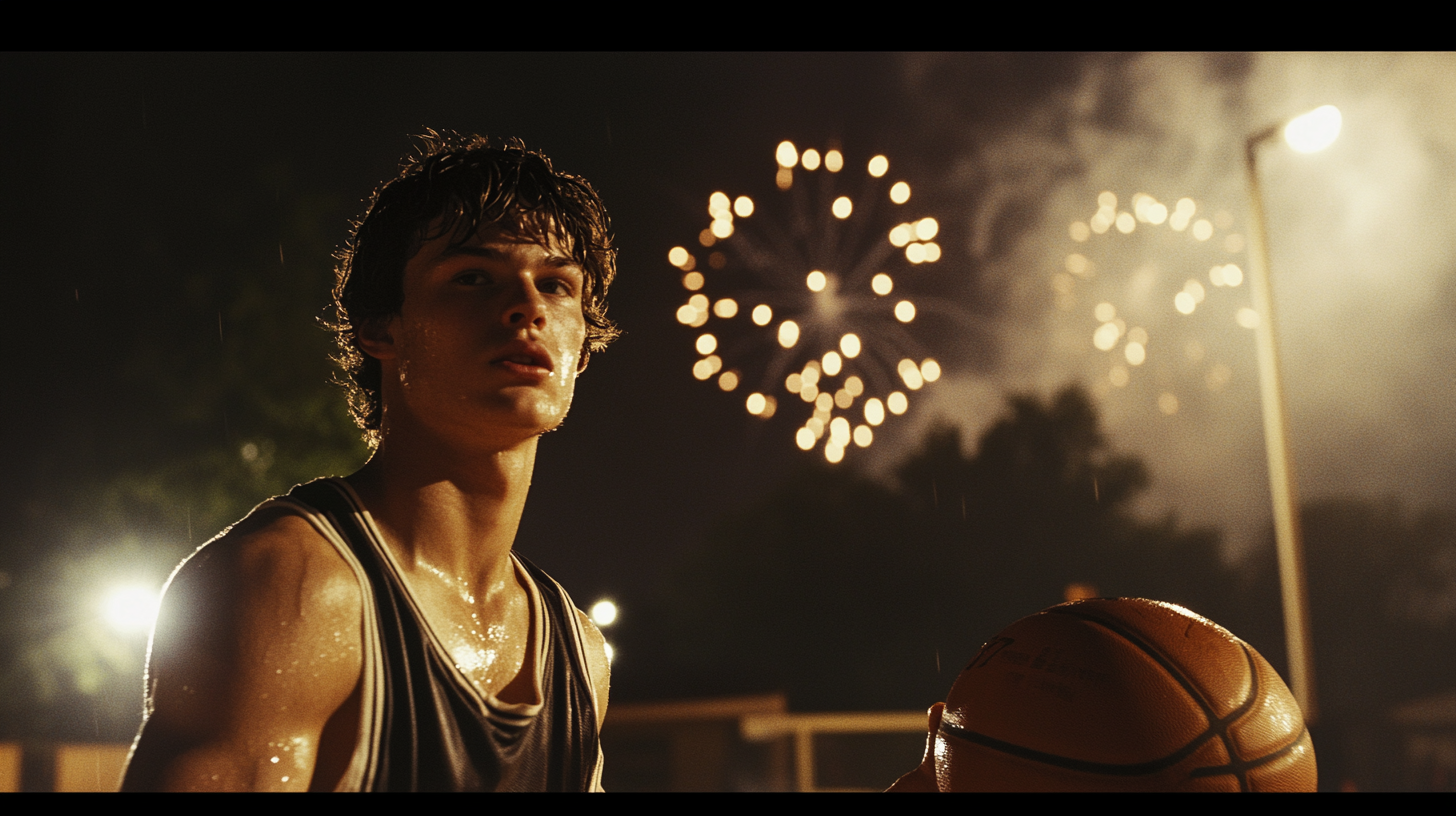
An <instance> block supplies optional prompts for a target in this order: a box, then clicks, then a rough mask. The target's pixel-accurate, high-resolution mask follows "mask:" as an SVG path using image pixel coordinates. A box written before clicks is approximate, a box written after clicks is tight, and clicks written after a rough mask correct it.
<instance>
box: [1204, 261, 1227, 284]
mask: <svg viewBox="0 0 1456 816" xmlns="http://www.w3.org/2000/svg"><path fill="white" fill-rule="evenodd" d="M1208 280H1209V282H1210V283H1212V284H1213V285H1214V286H1224V285H1226V281H1225V279H1224V276H1223V264H1214V266H1213V268H1212V269H1209V270H1208Z"/></svg>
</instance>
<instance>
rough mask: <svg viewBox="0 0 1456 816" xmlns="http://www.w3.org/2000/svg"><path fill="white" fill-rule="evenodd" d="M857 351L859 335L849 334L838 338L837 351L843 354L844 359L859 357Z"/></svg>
mask: <svg viewBox="0 0 1456 816" xmlns="http://www.w3.org/2000/svg"><path fill="white" fill-rule="evenodd" d="M859 349H860V343H859V335H857V334H853V333H850V334H846V335H845V336H843V337H841V338H839V350H840V351H842V352H844V356H845V357H848V358H849V359H851V360H853V359H854V358H856V357H858V356H859Z"/></svg>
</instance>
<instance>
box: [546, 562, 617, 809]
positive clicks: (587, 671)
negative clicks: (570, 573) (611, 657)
mask: <svg viewBox="0 0 1456 816" xmlns="http://www.w3.org/2000/svg"><path fill="white" fill-rule="evenodd" d="M547 578H548V579H549V580H550V581H551V583H553V584H556V590H557V591H558V592H560V593H561V600H562V601H563V602H565V604H566V608H567V610H568V612H567V617H569V618H571V635H572V637H571V639H572V642H573V647H574V648H575V651H576V659H577V660H578V661H580V663H581V672H582V675H583V676H584V677H585V678H586V693H587V694H588V695H589V696H590V697H591V703H592V717H593V720H592V725H596V719H595V717H596V713H597V712H598V711H601V706H602V703H601V701H600V700H598V699H597V682H596V678H595V677H593V676H592V668H591V661H590V660H588V659H587V654H586V632H584V631H583V630H582V625H581V614H582V613H581V610H579V609H578V608H577V606H576V602H575V601H573V600H572V599H571V595H570V594H568V593H567V591H566V587H564V586H562V585H561V582H560V581H557V580H556V579H555V578H551V577H550V576H549V575H548V576H547ZM601 736H602V735H601V733H600V732H598V734H597V758H596V762H595V763H594V764H593V766H592V774H591V784H590V785H588V786H587V791H588V792H590V793H605V792H606V790H605V789H604V788H602V766H603V765H604V764H605V762H606V757H605V756H604V755H603V754H602V738H601Z"/></svg>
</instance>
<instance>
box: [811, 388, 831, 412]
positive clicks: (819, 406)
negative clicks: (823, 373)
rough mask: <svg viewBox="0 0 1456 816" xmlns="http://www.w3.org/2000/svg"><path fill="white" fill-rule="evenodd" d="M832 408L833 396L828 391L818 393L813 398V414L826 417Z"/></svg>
mask: <svg viewBox="0 0 1456 816" xmlns="http://www.w3.org/2000/svg"><path fill="white" fill-rule="evenodd" d="M832 408H834V395H833V394H831V393H829V392H828V391H820V392H819V394H818V395H817V396H816V397H814V413H816V414H823V415H825V416H828V415H829V411H830V410H831V409H832Z"/></svg>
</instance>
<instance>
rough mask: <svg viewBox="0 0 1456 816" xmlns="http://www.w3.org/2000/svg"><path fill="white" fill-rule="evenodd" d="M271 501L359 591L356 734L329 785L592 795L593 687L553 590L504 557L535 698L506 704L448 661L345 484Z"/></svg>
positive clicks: (564, 604)
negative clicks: (524, 599)
mask: <svg viewBox="0 0 1456 816" xmlns="http://www.w3.org/2000/svg"><path fill="white" fill-rule="evenodd" d="M280 506H281V507H286V508H287V509H289V510H290V511H291V512H293V513H295V514H297V515H299V516H302V517H303V518H304V519H306V520H308V522H309V523H310V524H312V525H313V527H314V528H315V529H316V530H318V532H319V533H321V534H322V535H323V537H324V538H325V539H327V540H328V541H329V542H330V543H331V544H333V546H334V548H335V549H336V550H337V551H338V553H339V555H340V556H341V557H343V559H344V561H345V562H347V563H348V564H349V566H350V567H351V568H352V569H353V571H354V574H355V576H356V577H357V578H358V579H359V586H360V587H361V588H362V589H363V600H364V620H363V628H362V634H363V665H364V669H363V678H362V683H361V686H362V689H361V691H362V698H361V703H360V706H361V711H360V723H359V736H358V740H357V742H356V743H355V749H354V755H353V759H352V761H351V762H350V764H349V768H348V770H347V772H346V773H345V774H344V777H343V779H342V780H340V782H339V786H338V789H339V790H350V791H427V790H446V791H587V790H599V789H600V784H601V748H600V744H599V742H598V738H597V718H596V700H595V686H594V685H593V684H592V678H591V670H590V667H589V664H588V662H587V659H586V652H585V651H584V644H585V642H586V641H585V637H584V635H583V632H582V630H581V620H580V617H579V615H578V613H577V611H576V607H575V606H574V605H573V604H572V602H571V598H570V597H569V596H568V595H567V594H566V590H564V589H563V588H562V587H561V585H560V584H558V583H556V581H555V580H553V579H552V578H551V577H550V576H549V575H547V574H546V573H545V572H543V571H541V570H540V569H539V568H538V567H536V566H535V565H533V564H531V563H530V562H529V561H527V560H526V559H524V558H521V557H520V556H518V555H516V554H515V553H514V552H512V553H511V559H512V561H513V562H514V564H515V567H516V574H517V576H518V577H519V578H520V579H521V583H522V584H523V585H524V586H525V587H526V591H527V593H528V594H529V596H530V603H531V604H532V613H531V621H532V624H531V625H532V629H533V631H532V633H531V637H530V638H529V640H528V642H529V644H530V646H528V648H534V649H535V650H536V651H535V655H534V657H535V662H534V666H535V667H536V678H535V679H536V684H535V685H536V691H537V693H536V695H535V696H534V700H535V702H532V703H521V704H513V703H504V702H501V701H500V700H497V699H496V698H495V697H494V696H493V695H489V694H485V693H482V692H481V691H480V690H479V689H477V688H476V687H475V686H474V685H473V684H472V683H471V682H470V680H469V679H467V678H466V677H465V675H464V674H463V673H462V672H461V671H460V669H459V668H458V667H457V666H456V664H455V662H454V661H453V660H451V658H450V655H449V654H448V652H447V651H446V649H445V647H444V645H443V644H442V643H441V642H440V640H439V638H438V637H436V635H435V633H434V632H433V631H432V630H431V628H430V626H429V624H428V623H427V622H426V620H425V618H424V615H423V614H422V613H421V611H420V609H419V606H418V605H417V603H416V601H415V599H414V597H413V596H412V595H411V594H410V592H409V590H408V589H407V588H406V585H405V582H404V580H403V579H402V577H401V575H402V573H401V570H400V567H399V564H398V563H397V562H396V561H395V558H394V556H393V554H392V553H391V552H390V550H389V548H388V547H387V546H385V544H384V539H383V537H382V536H381V535H380V533H379V528H378V527H377V526H375V524H374V521H373V519H372V518H371V517H370V516H369V514H368V512H367V511H366V510H365V509H364V507H363V505H362V504H361V503H360V501H359V497H358V495H357V494H355V493H354V491H353V489H352V488H350V487H349V486H348V484H347V483H345V482H343V481H342V480H339V479H318V480H316V481H313V482H309V483H308V484H304V485H299V486H298V487H295V488H293V490H292V491H290V492H289V493H288V495H286V496H282V497H279V498H276V499H273V500H272V501H270V502H267V503H265V504H264V505H263V507H280ZM260 509H261V508H260Z"/></svg>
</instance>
